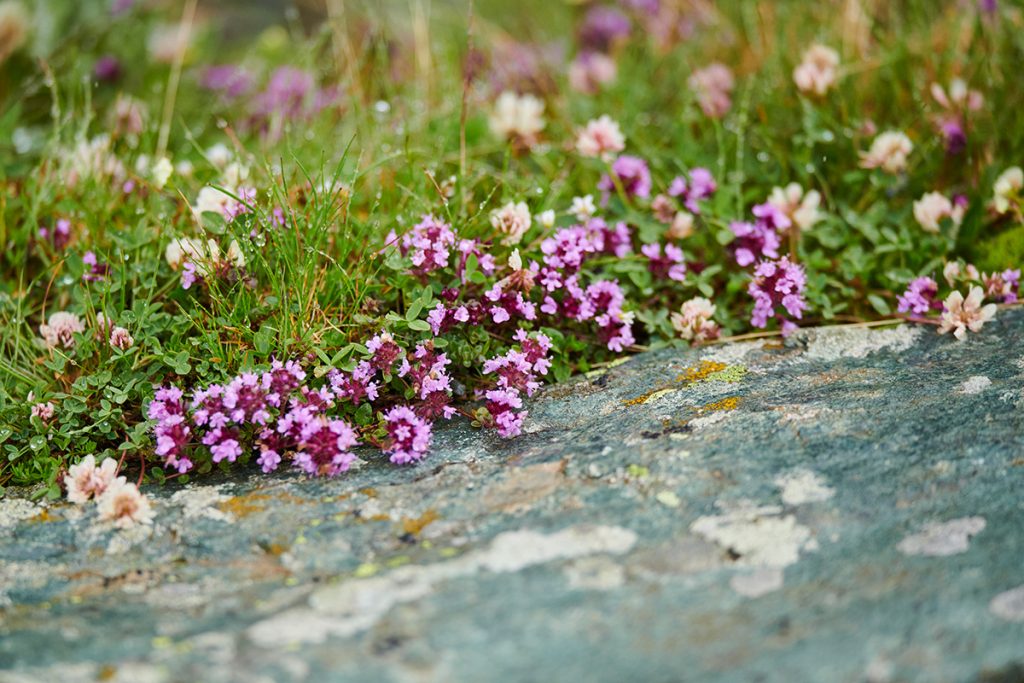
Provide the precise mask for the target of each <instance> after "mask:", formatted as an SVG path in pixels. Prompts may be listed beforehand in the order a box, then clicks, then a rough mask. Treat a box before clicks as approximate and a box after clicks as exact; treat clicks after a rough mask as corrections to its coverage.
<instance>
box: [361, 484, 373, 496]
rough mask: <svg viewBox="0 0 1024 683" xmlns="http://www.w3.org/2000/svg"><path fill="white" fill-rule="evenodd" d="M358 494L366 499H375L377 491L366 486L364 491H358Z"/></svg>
mask: <svg viewBox="0 0 1024 683" xmlns="http://www.w3.org/2000/svg"><path fill="white" fill-rule="evenodd" d="M359 493H361V494H363V495H364V496H366V497H367V498H376V497H377V489H375V488H370V487H369V486H367V487H366V488H364V489H359Z"/></svg>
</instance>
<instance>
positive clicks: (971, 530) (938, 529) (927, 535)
mask: <svg viewBox="0 0 1024 683" xmlns="http://www.w3.org/2000/svg"><path fill="white" fill-rule="evenodd" d="M984 529H985V518H984V517H961V518H959V519H951V520H949V521H948V522H930V523H928V524H926V525H925V526H924V528H923V529H922V530H921V531H920V532H918V533H916V534H911V535H910V536H907V537H906V538H904V539H903V540H902V541H900V544H899V545H898V546H897V548H898V549H899V551H900V552H901V553H903V554H904V555H925V556H930V557H946V556H948V555H957V554H959V553H963V552H966V551H967V548H968V547H969V546H970V542H971V537H973V536H976V535H977V534H979V533H981V532H982V531H983V530H984Z"/></svg>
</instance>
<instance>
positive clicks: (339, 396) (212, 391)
mask: <svg viewBox="0 0 1024 683" xmlns="http://www.w3.org/2000/svg"><path fill="white" fill-rule="evenodd" d="M366 346H367V349H369V351H370V353H371V354H372V355H371V357H370V358H368V359H365V360H363V361H360V362H359V363H357V364H356V366H355V368H354V369H353V370H352V371H350V372H343V371H340V370H331V371H330V372H329V373H328V374H327V377H326V381H325V382H324V383H323V384H321V385H320V386H311V385H310V384H309V383H308V382H307V375H306V372H305V371H304V370H303V369H302V368H301V366H300V365H299V364H298V363H296V362H295V361H288V362H286V363H282V362H280V361H275V362H274V363H272V365H271V367H270V369H268V370H265V371H263V372H245V373H241V374H239V375H238V376H236V377H234V378H233V379H232V380H231V381H230V382H227V383H225V384H211V385H209V386H207V387H205V388H199V389H196V390H194V391H193V392H192V395H191V400H190V401H186V399H185V395H184V392H183V391H182V390H181V389H180V388H178V387H174V386H170V387H160V388H158V389H157V390H156V393H155V396H154V398H153V400H152V401H151V402H150V404H149V406H148V409H147V414H148V417H149V419H151V420H154V421H155V424H154V426H153V437H154V440H155V442H156V449H155V451H156V454H157V455H159V456H161V457H162V458H163V459H164V465H165V466H167V467H170V468H173V469H175V470H177V471H178V472H179V473H184V472H188V471H189V470H191V469H192V468H193V467H194V457H195V456H196V454H197V453H200V452H201V448H200V447H201V446H202V447H205V449H206V451H207V452H208V454H209V458H210V460H211V461H212V462H214V463H219V462H222V461H227V462H230V463H233V462H235V461H236V460H238V459H239V458H241V457H246V456H248V455H255V456H256V462H257V463H259V464H260V466H261V467H262V469H263V471H264V472H272V471H274V470H276V469H277V468H278V467H279V466H280V464H281V463H282V462H283V461H284V460H285V459H286V458H290V459H291V461H292V464H293V465H294V466H295V467H297V468H299V469H300V470H302V471H303V472H306V473H307V474H311V475H316V474H318V475H324V476H336V475H338V474H340V473H341V472H344V471H346V470H348V469H349V468H350V467H351V466H352V464H353V463H354V462H355V460H356V456H355V455H354V454H353V453H352V449H353V448H355V447H356V446H358V445H360V441H359V433H358V432H357V430H356V429H355V428H353V427H352V426H351V424H350V423H349V422H347V421H346V420H345V419H343V418H342V417H340V416H339V415H340V414H342V413H344V412H345V411H346V405H351V406H352V407H355V406H359V405H360V404H361V403H363V402H373V401H376V400H377V399H378V397H379V395H380V388H381V387H380V380H381V379H382V378H384V379H390V378H391V376H392V375H391V373H392V370H393V368H394V366H395V365H396V364H398V363H399V362H400V367H399V369H398V372H397V376H398V377H400V378H405V379H406V381H407V382H408V384H409V385H410V386H411V388H412V389H413V391H414V393H415V402H414V403H413V404H412V406H411V407H410V406H394V407H392V408H391V409H390V410H388V411H387V412H385V413H383V414H382V415H381V418H382V422H383V424H382V427H381V429H382V433H386V436H385V437H384V439H383V440H382V441H380V442H379V445H381V447H382V448H383V449H384V451H385V452H387V453H390V454H391V460H392V462H395V463H400V464H401V463H407V462H413V461H416V460H419V459H421V458H422V457H423V456H424V455H425V454H426V452H427V449H428V447H429V445H430V434H431V425H430V421H431V420H433V419H435V418H437V417H440V416H443V417H445V418H450V417H451V416H452V414H453V413H454V408H452V407H451V406H450V405H449V402H450V398H451V377H450V376H449V375H448V372H447V370H446V366H447V365H448V364H449V361H448V359H447V358H446V357H445V355H444V354H443V353H436V352H435V351H434V350H433V347H432V345H431V344H429V343H427V344H420V345H419V346H417V347H416V350H415V351H414V352H413V353H411V354H406V353H405V351H404V350H403V349H402V348H401V347H400V346H399V345H398V344H397V343H395V341H394V339H393V338H392V337H391V336H390V335H389V334H387V333H381V334H378V335H376V336H375V337H373V339H371V340H370V341H369V342H368V343H367V345H366ZM381 373H383V375H382V374H381ZM369 433H370V434H371V435H372V430H370V432H369Z"/></svg>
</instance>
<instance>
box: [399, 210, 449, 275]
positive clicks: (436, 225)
mask: <svg viewBox="0 0 1024 683" xmlns="http://www.w3.org/2000/svg"><path fill="white" fill-rule="evenodd" d="M394 241H396V238H393V237H391V236H389V237H388V243H389V244H391V243H393V242H394ZM453 246H455V232H454V231H453V230H452V228H451V226H450V225H448V224H447V223H445V222H444V221H442V220H439V219H437V218H434V217H433V216H431V215H425V216H423V218H422V220H421V221H420V222H419V223H417V224H416V225H414V226H413V228H412V230H410V231H409V232H407V233H406V234H405V235H403V236H402V239H401V242H400V244H399V250H400V251H401V253H402V256H406V255H410V260H411V261H412V265H413V268H412V272H413V273H414V274H416V275H418V276H420V277H425V276H426V275H427V273H430V272H433V271H435V270H439V269H441V268H446V267H447V266H448V258H449V256H450V255H451V249H452V247H453Z"/></svg>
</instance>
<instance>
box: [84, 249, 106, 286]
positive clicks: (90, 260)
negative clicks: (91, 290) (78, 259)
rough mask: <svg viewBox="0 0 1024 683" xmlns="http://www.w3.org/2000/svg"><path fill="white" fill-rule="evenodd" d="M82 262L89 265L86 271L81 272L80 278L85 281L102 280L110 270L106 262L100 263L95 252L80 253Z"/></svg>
mask: <svg viewBox="0 0 1024 683" xmlns="http://www.w3.org/2000/svg"><path fill="white" fill-rule="evenodd" d="M82 263H83V264H84V265H86V266H88V267H89V269H88V270H87V271H85V272H84V273H82V280H83V281H85V282H99V281H101V280H104V279H105V278H106V277H107V274H108V273H109V272H110V266H108V265H107V264H106V263H100V262H99V260H98V259H97V258H96V254H95V253H94V252H92V251H87V252H85V253H84V254H82Z"/></svg>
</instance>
